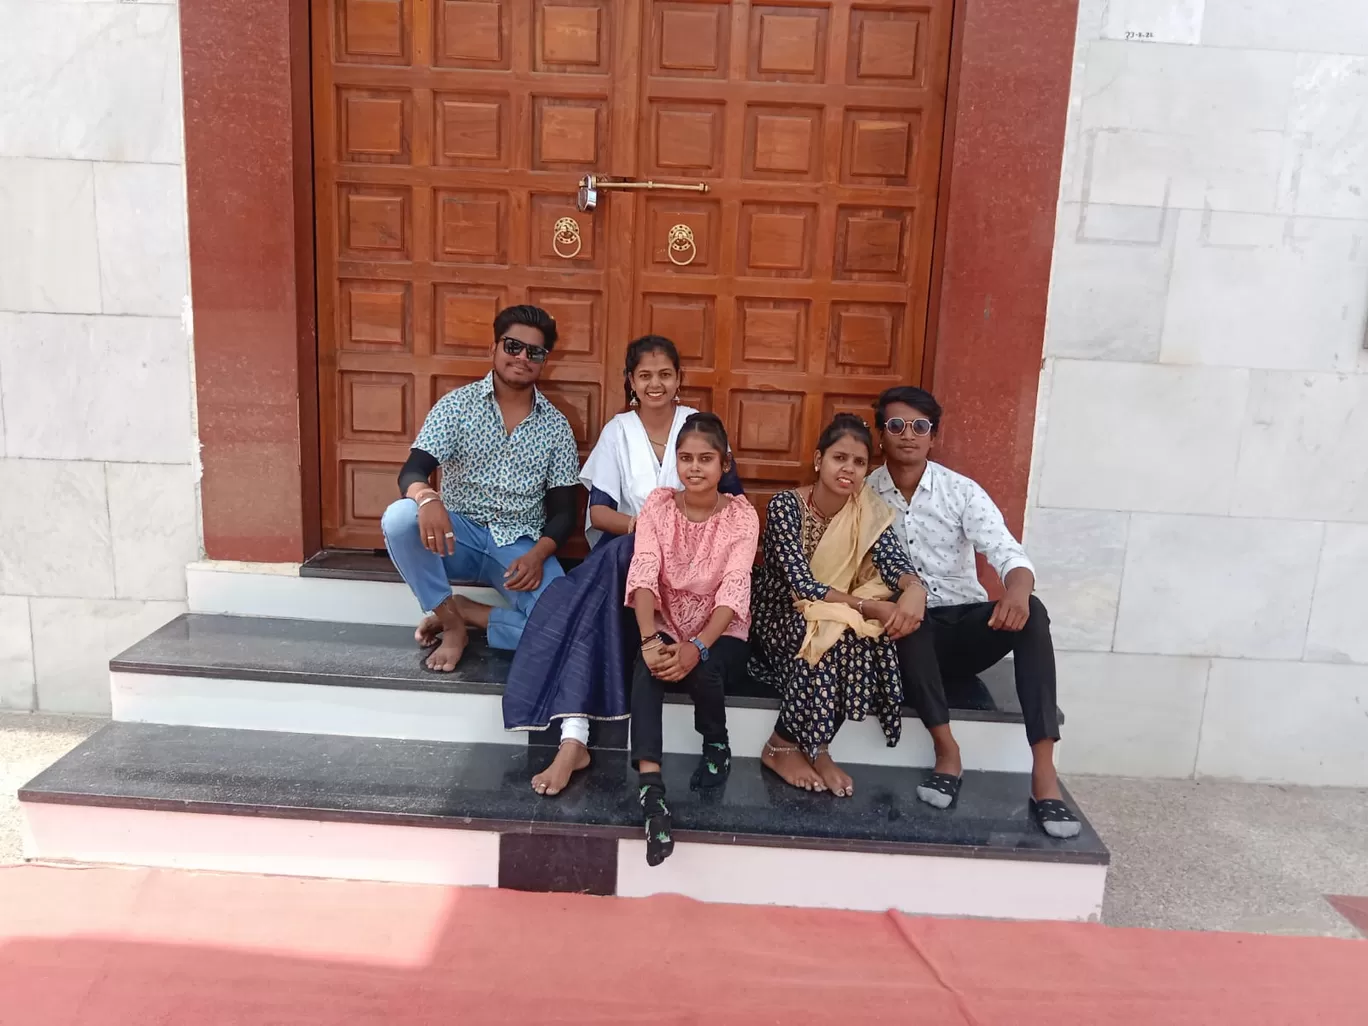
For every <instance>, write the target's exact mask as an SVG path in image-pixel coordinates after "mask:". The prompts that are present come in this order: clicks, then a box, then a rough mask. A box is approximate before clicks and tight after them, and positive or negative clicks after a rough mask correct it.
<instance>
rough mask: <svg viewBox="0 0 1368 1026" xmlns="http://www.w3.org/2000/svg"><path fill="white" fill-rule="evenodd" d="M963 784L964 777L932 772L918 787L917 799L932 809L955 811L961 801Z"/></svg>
mask: <svg viewBox="0 0 1368 1026" xmlns="http://www.w3.org/2000/svg"><path fill="white" fill-rule="evenodd" d="M963 783H964V778H963V777H955V776H951V775H950V774H949V773H936V772H931V773H928V774H927V775H926V779H925V780H923V781H922V782H921V783H920V784H918V785H917V797H918V798H919V799H920V800H921V801H924V802H926V804H927V805H930V806H931V807H932V808H936V809H942V810H943V809H953V808H954V807H955V804H956V803H957V802H958V801H959V793H960V785H961V784H963Z"/></svg>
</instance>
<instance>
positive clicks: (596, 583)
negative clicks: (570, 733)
mask: <svg viewBox="0 0 1368 1026" xmlns="http://www.w3.org/2000/svg"><path fill="white" fill-rule="evenodd" d="M634 547H635V538H634V537H633V536H632V535H630V534H627V535H621V536H619V537H605V538H604V539H603V541H601V542H600V543H599V544H598V545H596V546H595V547H594V549H593V551H592V552H590V553H589V556H588V557H587V558H586V559H585V560H584V562H583V563H581V564H580V565H579V566H577V567H575V569H573V570H571V571H570V572H569V573H568V574H566V575H565V576H564V577H562V578H559V579H558V580H555V581H552V582H551V584H550V586H549V587H548V588H547V589H546V591H544V592H543V593H542V596H541V598H540V599H538V600H537V604H536V606H535V607H533V609H532V615H531V616H529V617H528V618H527V629H526V630H524V631H523V636H522V641H521V643H519V645H518V650H517V651H516V652H515V653H513V665H512V667H511V668H510V669H509V671H508V683H507V685H506V686H505V687H504V696H503V713H504V726H505V727H506V728H508V729H509V730H541V729H543V728H545V727H548V726H550V725H551V722H552V721H553V720H557V719H561V718H563V717H566V716H587V717H589V718H590V719H594V720H623V719H626V718H627V717H628V716H629V715H630V714H631V706H630V703H629V700H628V694H627V688H628V682H629V680H630V678H631V672H632V663H633V660H635V658H636V654H637V651H638V650H639V649H640V648H641V634H640V632H639V631H638V630H637V625H636V614H635V613H634V612H633V611H632V610H631V609H628V608H627V607H626V605H625V604H624V603H625V601H626V595H627V569H628V567H629V566H630V565H631V562H632V551H633V549H634Z"/></svg>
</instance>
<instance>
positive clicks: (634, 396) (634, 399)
mask: <svg viewBox="0 0 1368 1026" xmlns="http://www.w3.org/2000/svg"><path fill="white" fill-rule="evenodd" d="M627 405H628V406H640V405H641V400H640V399H638V398H637V394H636V392H633V393H632V401H631V402H630V403H628V404H627Z"/></svg>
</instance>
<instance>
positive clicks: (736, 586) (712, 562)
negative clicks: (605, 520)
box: [627, 488, 760, 641]
mask: <svg viewBox="0 0 1368 1026" xmlns="http://www.w3.org/2000/svg"><path fill="white" fill-rule="evenodd" d="M759 539H760V518H759V516H757V515H756V512H755V507H754V506H752V505H751V504H750V502H749V500H747V499H746V498H745V497H744V496H736V497H726V505H724V506H723V507H722V508H721V509H720V510H719V511H718V512H716V513H714V514H713V515H712V516H711V517H709V518H708V519H707V520H704V521H703V522H702V523H694V522H693V521H691V520H689V519H687V518H686V517H685V516H684V514H683V513H681V512H680V511H679V507H678V506H677V505H676V504H675V492H674V490H673V489H670V488H657V489H656V490H655V491H653V492H652V493H651V494H650V496H649V497H648V498H647V500H646V505H644V506H643V507H642V508H641V512H640V513H639V514H637V522H636V547H635V549H634V554H633V556H632V565H631V567H630V569H628V571H627V605H629V606H630V605H631V604H632V596H633V595H634V594H635V593H636V590H637V589H638V588H649V589H650V591H651V593H652V594H653V595H655V598H656V629H657V630H662V631H665V632H666V633H667V634H669V635H670V636H671V637H673V638H674V639H675V640H676V641H684V640H687V639H689V638H692V637H694V636H695V635H697V634H698V632H699V631H701V630H702V629H703V628H704V626H706V625H707V622H708V618H709V617H710V616H712V614H713V610H714V609H716V608H717V607H718V606H726V607H727V608H728V609H730V610H731V611H732V612H733V613H735V614H736V615H735V616H733V617H732V621H731V623H730V624H728V625H727V629H726V630H725V631H723V632H722V633H723V634H724V635H727V636H730V637H733V638H740V639H741V640H742V641H745V640H746V639H747V636H748V635H749V633H750V621H751V617H750V598H751V564H752V563H754V562H755V547H756V544H757V543H758V542H759Z"/></svg>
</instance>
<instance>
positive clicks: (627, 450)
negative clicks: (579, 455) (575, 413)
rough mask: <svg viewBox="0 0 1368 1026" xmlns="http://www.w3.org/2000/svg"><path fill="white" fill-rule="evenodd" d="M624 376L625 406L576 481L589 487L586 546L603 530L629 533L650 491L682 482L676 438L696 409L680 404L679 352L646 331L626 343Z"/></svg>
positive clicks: (598, 443)
mask: <svg viewBox="0 0 1368 1026" xmlns="http://www.w3.org/2000/svg"><path fill="white" fill-rule="evenodd" d="M624 378H625V381H624V388H625V389H626V393H627V406H628V409H627V411H626V412H625V413H619V414H618V415H617V416H616V417H614V418H613V419H612V420H610V421H609V422H608V423H607V424H606V425H604V428H603V432H602V433H601V434H600V435H599V439H598V442H597V443H596V444H595V445H594V451H593V452H591V453H590V454H589V459H588V460H587V461H585V464H584V469H583V470H581V471H580V483H581V484H583V485H584V487H585V488H587V489H589V510H588V522H587V523H586V525H585V528H586V530H585V535H586V537H588V539H589V544H590V545H597V544H598V543H599V541H600V540H602V538H603V536H604V535H605V534H609V535H621V534H631V533H632V528H633V527H635V525H636V515H637V513H639V512H640V511H641V507H642V505H643V504H644V503H645V502H646V498H647V496H649V495H650V494H651V492H653V491H655V489H657V488H672V489H675V490H678V489H679V488H680V487H681V485H680V483H679V475H678V474H677V473H676V472H675V460H674V448H675V439H676V438H677V437H678V436H679V429H680V428H681V427H682V426H683V425H684V421H685V420H687V419H688V418H689V415H690V414H692V413H695V412H697V411H695V410H694V409H693V407H691V406H681V405H680V403H679V384H680V368H679V352H678V350H676V349H675V346H674V343H673V342H671V341H670V340H669V339H667V338H665V337H664V336H661V335H647V336H645V337H643V338H639V339H637V340H636V341H635V342H633V343H632V344H631V345H630V346H628V347H627V367H626V371H625V373H624Z"/></svg>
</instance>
